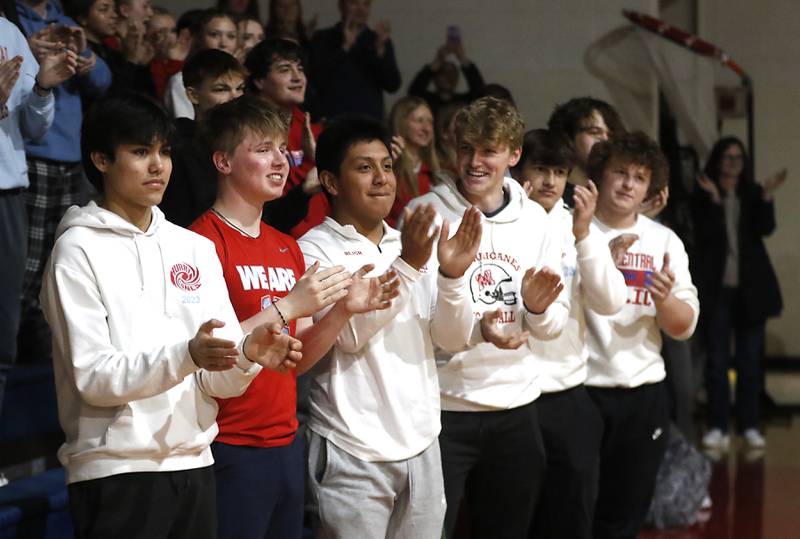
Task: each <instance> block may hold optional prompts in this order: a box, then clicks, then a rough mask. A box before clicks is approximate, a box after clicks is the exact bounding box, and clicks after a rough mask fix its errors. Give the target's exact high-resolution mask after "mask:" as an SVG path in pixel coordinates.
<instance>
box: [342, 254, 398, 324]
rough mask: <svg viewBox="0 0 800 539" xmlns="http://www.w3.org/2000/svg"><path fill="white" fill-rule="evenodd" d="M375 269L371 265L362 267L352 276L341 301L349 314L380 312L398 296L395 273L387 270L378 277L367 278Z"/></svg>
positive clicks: (389, 305)
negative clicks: (345, 294) (351, 281)
mask: <svg viewBox="0 0 800 539" xmlns="http://www.w3.org/2000/svg"><path fill="white" fill-rule="evenodd" d="M373 269H375V266H373V265H372V264H367V265H365V266H362V267H361V269H359V270H358V271H357V272H355V273H354V274H353V283H352V284H351V285H350V288H349V289H348V291H347V296H345V297H344V299H342V303H343V305H344V308H345V310H346V311H347V312H348V313H350V314H358V313H368V312H371V311H382V310H384V309H388V308H389V307H391V306H392V300H393V299H394V298H396V297H397V296H399V295H400V290H399V289H400V279H399V278H398V277H397V272H395V271H394V270H389V271H387V272H386V273H384V274H383V275H380V276H378V277H370V278H367V277H366V275H367V274H368V273H369V272H370V271H372V270H373Z"/></svg>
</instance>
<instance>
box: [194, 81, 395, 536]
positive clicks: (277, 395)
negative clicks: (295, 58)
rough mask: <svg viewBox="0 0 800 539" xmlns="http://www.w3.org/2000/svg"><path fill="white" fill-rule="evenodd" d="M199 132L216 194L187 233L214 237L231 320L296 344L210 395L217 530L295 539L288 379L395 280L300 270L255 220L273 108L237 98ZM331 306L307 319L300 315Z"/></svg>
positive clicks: (379, 302)
mask: <svg viewBox="0 0 800 539" xmlns="http://www.w3.org/2000/svg"><path fill="white" fill-rule="evenodd" d="M203 130H204V131H205V132H206V138H207V139H208V142H209V147H210V148H211V150H212V152H213V161H214V165H215V167H216V169H217V172H218V183H219V186H218V195H217V199H216V201H215V202H214V205H213V206H212V208H211V209H210V210H208V211H207V212H206V213H205V214H203V215H202V216H201V217H200V218H199V219H198V220H197V221H195V223H194V224H193V225H192V226H191V230H193V231H195V232H197V233H199V234H201V235H203V236H205V237H207V238H209V239H210V240H211V241H213V242H214V245H215V246H216V249H217V255H218V256H219V259H220V262H221V263H222V271H223V275H224V276H225V282H226V284H227V286H228V293H229V295H230V297H231V302H232V304H233V308H234V310H235V311H236V315H237V317H238V318H239V320H240V321H241V324H242V327H243V328H245V329H247V328H250V327H253V326H257V325H259V324H264V323H274V322H280V323H281V324H282V325H285V330H286V331H287V332H289V333H290V334H291V335H296V336H297V337H298V339H299V340H300V341H301V342H302V343H303V348H304V354H303V361H302V362H301V363H300V364H299V365H298V368H297V369H293V370H290V371H288V372H268V371H262V372H261V373H259V374H258V376H256V378H255V380H253V382H252V384H250V386H249V387H248V388H247V390H246V391H245V393H244V394H243V395H241V396H239V397H234V398H229V399H220V400H219V406H220V410H219V414H218V416H217V423H218V424H219V430H220V432H219V435H218V436H217V439H216V440H215V442H214V444H212V446H211V448H212V451H213V453H214V461H215V462H214V471H215V473H216V480H217V512H218V517H219V537H220V538H227V537H230V538H236V537H264V538H266V537H300V536H301V535H302V523H303V508H304V507H303V495H304V485H305V481H304V473H305V472H304V463H305V458H304V450H303V441H302V439H300V438H299V437H297V436H296V432H297V426H298V423H297V417H296V413H295V409H296V401H297V390H296V377H297V375H298V374H302V373H303V372H305V371H307V370H308V369H310V368H311V367H312V366H313V365H314V363H315V362H316V361H317V360H318V359H319V358H320V357H322V356H323V355H324V354H325V353H327V351H328V350H329V348H330V347H331V345H332V344H333V342H334V340H335V339H336V336H337V335H338V334H339V331H340V330H341V329H342V327H343V326H344V324H345V323H346V322H347V320H348V319H349V318H350V317H351V316H352V315H353V314H355V313H357V312H366V311H370V310H373V309H380V308H388V307H389V305H390V304H391V297H392V295H393V294H394V293H395V291H394V289H395V286H393V285H392V283H391V275H388V276H382V277H381V278H379V279H364V278H363V274H364V273H365V272H366V270H367V269H368V268H364V269H362V270H360V271H357V272H356V274H355V275H354V276H353V277H352V278H351V275H350V273H349V272H347V271H344V268H343V267H342V266H335V267H332V268H327V269H324V270H319V271H318V267H319V264H313V265H312V266H311V268H310V269H309V270H308V271H307V272H306V271H305V264H304V260H303V255H302V253H301V252H300V248H299V247H298V246H297V243H296V242H295V240H294V239H293V238H291V237H290V236H287V235H285V234H282V233H280V232H278V231H277V230H275V229H273V228H271V227H269V226H267V225H266V224H264V223H263V222H262V220H261V217H262V215H261V214H262V208H263V206H264V204H265V203H266V202H269V201H271V200H274V199H276V198H278V197H280V196H281V193H282V191H283V186H284V183H285V182H286V177H287V175H288V173H289V163H288V161H287V159H286V136H287V132H288V125H287V124H286V122H285V120H284V117H283V115H282V114H281V113H280V112H279V111H278V110H277V109H275V108H272V107H271V106H269V105H268V104H267V103H266V101H264V100H263V99H261V98H259V97H256V96H244V97H240V98H238V99H234V100H232V101H229V102H227V103H224V104H221V105H219V106H217V107H214V108H213V109H211V110H210V111H208V115H207V117H206V118H205V119H204V129H203ZM304 272H305V275H304V274H303V273H304ZM384 284H385V285H386V286H383V285H384ZM279 300H280V301H279ZM334 303H336V305H335V306H334V307H333V308H332V309H330V310H329V311H328V313H327V314H326V315H325V316H324V317H322V318H321V319H320V320H318V322H317V323H316V324H314V325H313V326H312V324H311V320H310V319H309V318H308V317H309V316H311V315H312V314H314V313H316V312H317V311H319V310H321V309H322V308H324V307H327V306H328V305H332V304H334Z"/></svg>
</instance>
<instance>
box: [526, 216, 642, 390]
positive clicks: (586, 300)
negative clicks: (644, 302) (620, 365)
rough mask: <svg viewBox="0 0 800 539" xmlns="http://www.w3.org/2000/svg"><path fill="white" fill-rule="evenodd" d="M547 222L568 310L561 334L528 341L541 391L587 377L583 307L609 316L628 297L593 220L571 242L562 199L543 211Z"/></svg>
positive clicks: (568, 218)
mask: <svg viewBox="0 0 800 539" xmlns="http://www.w3.org/2000/svg"><path fill="white" fill-rule="evenodd" d="M547 220H548V223H549V225H550V226H549V227H548V230H550V233H551V234H553V236H556V235H558V236H559V237H560V238H561V240H562V246H561V271H562V275H563V276H564V288H565V290H567V291H568V293H569V300H570V310H569V319H568V320H567V323H566V325H565V326H564V330H563V331H562V332H561V335H559V336H558V337H556V338H555V339H552V340H540V339H534V338H531V339H530V341H529V346H530V348H531V351H532V352H533V354H534V356H535V357H536V359H537V362H538V365H539V386H540V387H541V389H542V393H551V392H554V391H563V390H566V389H569V388H572V387H575V386H577V385H579V384H582V383H583V382H584V381H585V380H586V376H587V373H588V369H587V366H586V361H587V360H588V358H589V346H588V344H587V342H586V338H587V335H586V316H585V314H584V310H585V309H591V310H592V311H594V312H596V313H598V314H604V315H613V314H616V313H618V312H619V311H620V309H622V308H623V307H624V306H625V302H626V301H627V299H628V288H627V286H626V285H625V278H624V277H623V275H622V272H620V271H619V270H618V269H617V267H616V266H615V265H614V260H613V258H612V257H611V251H610V250H609V248H608V242H607V241H606V239H605V236H604V234H603V233H602V232H601V231H600V230H599V229H598V228H597V226H596V225H595V224H594V223H591V224H590V226H589V235H588V236H587V237H585V238H583V239H582V240H581V241H579V242H577V243H576V242H575V236H574V235H573V233H572V214H571V213H570V211H569V209H568V208H567V207H566V206H565V205H564V204H563V203H561V201H559V202H557V203H556V205H555V206H553V208H552V209H551V210H550V212H549V213H548V214H547Z"/></svg>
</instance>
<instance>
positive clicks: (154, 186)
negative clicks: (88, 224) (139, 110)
mask: <svg viewBox="0 0 800 539" xmlns="http://www.w3.org/2000/svg"><path fill="white" fill-rule="evenodd" d="M91 159H92V162H93V163H94V166H95V167H97V170H99V171H100V172H101V173H102V174H103V177H104V180H103V185H104V193H103V197H104V200H105V203H104V204H105V205H106V206H107V207H114V208H117V209H120V210H122V211H123V212H124V214H126V215H136V214H140V213H141V212H142V211H145V210H146V209H147V208H150V207H152V206H155V205H157V204H159V203H160V202H161V198H162V197H163V196H164V190H165V189H166V188H167V183H168V182H169V176H170V174H171V173H172V158H171V157H170V147H169V146H168V145H166V144H164V143H162V142H160V141H156V142H153V143H152V144H148V145H143V144H120V145H119V146H117V148H116V151H115V152H114V157H113V159H112V158H110V157H109V156H107V155H106V154H104V153H102V152H92V154H91Z"/></svg>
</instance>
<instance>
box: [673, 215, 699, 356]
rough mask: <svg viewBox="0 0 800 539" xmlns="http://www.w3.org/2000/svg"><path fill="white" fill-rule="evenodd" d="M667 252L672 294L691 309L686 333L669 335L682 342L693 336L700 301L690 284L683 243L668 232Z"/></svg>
mask: <svg viewBox="0 0 800 539" xmlns="http://www.w3.org/2000/svg"><path fill="white" fill-rule="evenodd" d="M668 242H669V243H668V244H667V249H666V250H667V252H668V253H669V266H670V268H671V269H672V271H673V272H674V273H675V284H674V285H672V294H673V295H674V296H675V297H676V298H678V299H679V300H681V301H683V302H684V303H686V304H687V305H689V307H690V308H691V309H692V314H693V316H692V321H691V323H690V324H689V327H687V328H686V331H684V332H683V333H681V334H679V335H670V337H672V338H673V339H676V340H679V341H684V340H686V339H688V338H689V337H691V336H692V335H693V334H694V330H695V328H696V327H697V319H698V318H699V316H700V301H699V300H698V299H697V288H696V287H695V286H694V283H692V275H691V274H690V273H689V256H688V255H687V254H686V248H685V247H684V246H683V242H682V241H681V240H680V239H679V238H678V236H677V235H676V234H675V233H674V232H673V231H671V230H670V231H669V240H668Z"/></svg>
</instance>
